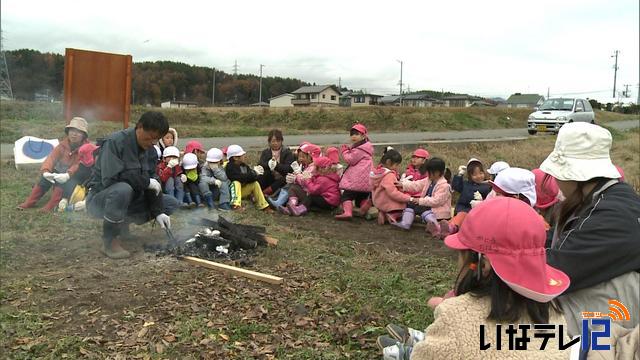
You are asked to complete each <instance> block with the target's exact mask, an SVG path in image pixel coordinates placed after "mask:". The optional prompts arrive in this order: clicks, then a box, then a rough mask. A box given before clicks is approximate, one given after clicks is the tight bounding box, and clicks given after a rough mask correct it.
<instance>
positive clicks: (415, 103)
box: [402, 94, 443, 107]
mask: <svg viewBox="0 0 640 360" xmlns="http://www.w3.org/2000/svg"><path fill="white" fill-rule="evenodd" d="M442 104H443V102H442V101H440V100H438V99H434V98H431V97H429V95H425V94H410V95H404V96H402V106H409V107H435V106H442Z"/></svg>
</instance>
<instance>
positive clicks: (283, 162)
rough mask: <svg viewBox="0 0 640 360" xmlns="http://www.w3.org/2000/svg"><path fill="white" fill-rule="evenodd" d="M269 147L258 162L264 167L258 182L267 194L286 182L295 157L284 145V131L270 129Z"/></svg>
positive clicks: (275, 190)
mask: <svg viewBox="0 0 640 360" xmlns="http://www.w3.org/2000/svg"><path fill="white" fill-rule="evenodd" d="M268 141H269V148H267V149H265V150H264V151H262V154H260V160H259V161H258V164H259V165H261V166H262V167H263V168H264V170H265V171H264V174H263V175H260V176H259V177H258V182H259V183H260V187H261V188H262V192H263V193H264V195H265V196H268V195H271V194H274V193H276V192H277V191H278V190H279V189H280V188H281V187H283V186H284V185H285V184H286V180H285V177H286V176H287V174H289V173H292V172H293V169H291V163H292V162H294V161H295V157H294V156H293V153H292V152H291V150H289V148H288V147H286V146H282V143H283V141H284V137H283V136H282V131H280V130H278V129H273V130H271V131H269V136H268Z"/></svg>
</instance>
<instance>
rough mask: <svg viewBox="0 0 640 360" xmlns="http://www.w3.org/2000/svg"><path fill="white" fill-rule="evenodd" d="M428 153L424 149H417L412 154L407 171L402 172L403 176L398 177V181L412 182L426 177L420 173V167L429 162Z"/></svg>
mask: <svg viewBox="0 0 640 360" xmlns="http://www.w3.org/2000/svg"><path fill="white" fill-rule="evenodd" d="M429 157H430V155H429V152H428V151H427V150H425V149H422V148H419V149H416V151H414V152H413V155H411V161H410V162H409V165H407V169H406V170H405V171H404V174H402V176H401V177H400V179H402V180H403V179H407V180H412V181H418V180H422V179H424V178H426V177H427V175H426V174H422V173H421V172H420V170H419V169H420V166H421V165H422V164H424V163H426V162H427V160H429Z"/></svg>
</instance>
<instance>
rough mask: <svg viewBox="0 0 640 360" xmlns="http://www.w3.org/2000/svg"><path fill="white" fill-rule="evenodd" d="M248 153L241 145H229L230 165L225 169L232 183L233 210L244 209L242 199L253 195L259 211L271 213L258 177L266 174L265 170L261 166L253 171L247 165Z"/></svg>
mask: <svg viewBox="0 0 640 360" xmlns="http://www.w3.org/2000/svg"><path fill="white" fill-rule="evenodd" d="M246 154H247V153H246V152H245V151H244V150H243V149H242V147H240V146H239V145H229V147H228V148H227V156H228V158H229V163H227V167H226V169H225V171H226V174H227V178H228V179H229V181H230V182H232V183H237V184H236V185H235V186H234V185H232V186H231V187H230V189H231V207H232V208H233V209H241V208H242V199H243V198H248V197H250V196H251V195H253V201H254V202H255V204H256V207H257V208H258V209H259V210H267V211H269V210H270V209H269V203H267V200H265V198H264V194H263V193H262V189H261V188H260V183H258V176H259V175H262V174H264V168H263V167H262V166H260V165H258V166H255V167H254V168H253V169H252V168H250V167H249V165H247V164H246V160H247V155H246Z"/></svg>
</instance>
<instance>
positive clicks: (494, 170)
mask: <svg viewBox="0 0 640 360" xmlns="http://www.w3.org/2000/svg"><path fill="white" fill-rule="evenodd" d="M510 167H511V166H509V164H508V163H507V162H505V161H496V162H494V163H493V164H491V167H490V168H489V170H487V173H489V175H490V176H491V180H495V179H496V176H497V175H498V174H499V173H500V172H501V171H502V170H505V169H508V168H510Z"/></svg>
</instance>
